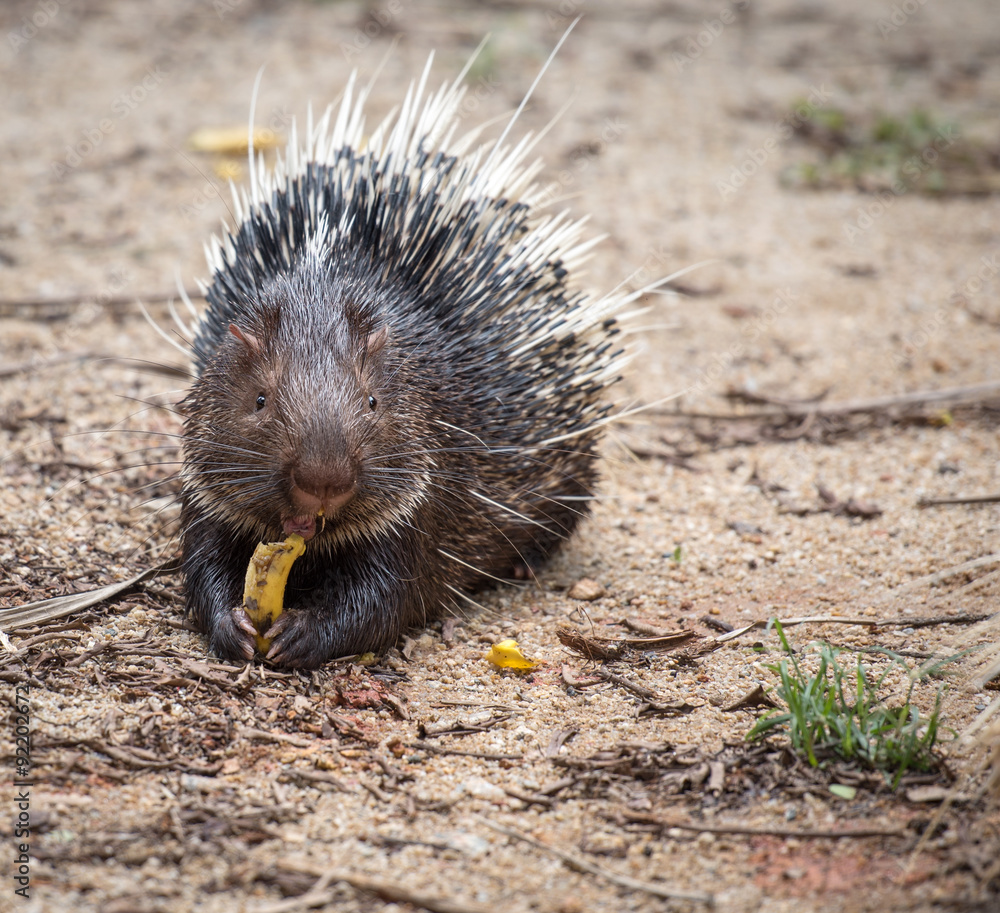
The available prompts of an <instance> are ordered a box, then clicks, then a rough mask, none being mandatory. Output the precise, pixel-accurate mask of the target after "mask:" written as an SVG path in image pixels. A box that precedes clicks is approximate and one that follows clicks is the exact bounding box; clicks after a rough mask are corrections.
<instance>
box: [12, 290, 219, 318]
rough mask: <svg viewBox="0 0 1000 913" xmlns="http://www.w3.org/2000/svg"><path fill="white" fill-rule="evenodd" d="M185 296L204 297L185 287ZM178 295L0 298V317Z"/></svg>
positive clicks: (130, 304) (176, 293)
mask: <svg viewBox="0 0 1000 913" xmlns="http://www.w3.org/2000/svg"><path fill="white" fill-rule="evenodd" d="M187 296H188V298H190V299H191V300H192V301H197V300H199V299H202V298H204V297H205V295H204V293H203V292H202V291H201V289H187ZM178 297H180V292H179V291H178V290H177V289H174V290H173V291H171V292H154V293H153V294H151V295H119V296H117V297H111V298H105V297H102V296H101V295H93V294H90V295H86V294H84V295H69V296H67V297H65V298H20V299H18V298H0V317H9V316H10V315H11V314H14V313H16V312H17V311H20V310H24V309H29V310H35V311H41V312H42V313H44V312H46V311H48V310H50V309H60V308H66V307H78V306H79V305H81V304H88V303H92V304H100V305H102V306H103V307H107V308H120V307H133V306H134V305H135V304H136V303H137V302H139V301H142V302H143V303H153V304H161V303H162V302H164V301H173V300H174V299H176V298H178Z"/></svg>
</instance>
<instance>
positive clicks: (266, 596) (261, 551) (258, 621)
mask: <svg viewBox="0 0 1000 913" xmlns="http://www.w3.org/2000/svg"><path fill="white" fill-rule="evenodd" d="M305 551H306V542H305V539H303V538H302V537H301V536H300V535H299V534H298V533H292V535H290V536H289V537H288V538H287V539H286V540H285V541H284V542H261V543H260V544H259V545H258V546H257V548H256V549H254V553H253V556H252V557H251V558H250V564H249V565H248V566H247V576H246V581H245V582H244V584H243V608H244V609H246V613H247V615H249V616H250V620H251V621H252V622H253V626H254V627H255V628H256V629H257V630H258V632H260V633H258V635H257V649H258V650H260V652H261V653H267V651H268V650H269V649H270V647H271V641H269V640H267V639H266V638H264V637H261V634H263V633H264V632H265V631H267V630H268V628H270V627H271V625H273V624H274V622H275V621H276V620H277V618H278V616H279V615H280V614H281V611H282V609H283V608H284V599H285V584H286V583H288V575H289V574H290V573H291V570H292V565H293V564H294V563H295V559H296V558H298V557H299V556H300V555H303V554H305Z"/></svg>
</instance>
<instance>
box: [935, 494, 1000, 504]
mask: <svg viewBox="0 0 1000 913" xmlns="http://www.w3.org/2000/svg"><path fill="white" fill-rule="evenodd" d="M997 501H1000V494H995V495H971V496H969V497H967V498H921V499H920V500H919V501H917V507H936V506H938V505H941V504H995V503H996V502H997Z"/></svg>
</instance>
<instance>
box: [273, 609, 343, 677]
mask: <svg viewBox="0 0 1000 913" xmlns="http://www.w3.org/2000/svg"><path fill="white" fill-rule="evenodd" d="M264 637H265V638H266V639H267V640H269V641H271V648H270V649H269V650H268V651H267V656H266V659H267V661H268V662H271V663H274V664H275V665H276V666H285V667H287V668H289V669H318V668H319V667H320V666H321V665H323V663H325V662H326V661H327V660H328V659H332V658H333V655H332V639H331V632H330V625H329V624H327V623H324V622H323V620H321V619H320V618H317V617H316V615H314V614H312V613H311V612H307V611H304V610H302V609H285V611H284V612H282V613H281V615H280V616H278V618H277V620H276V621H275V622H274V624H273V625H271V627H270V628H269V629H268V630H267V631H265V632H264Z"/></svg>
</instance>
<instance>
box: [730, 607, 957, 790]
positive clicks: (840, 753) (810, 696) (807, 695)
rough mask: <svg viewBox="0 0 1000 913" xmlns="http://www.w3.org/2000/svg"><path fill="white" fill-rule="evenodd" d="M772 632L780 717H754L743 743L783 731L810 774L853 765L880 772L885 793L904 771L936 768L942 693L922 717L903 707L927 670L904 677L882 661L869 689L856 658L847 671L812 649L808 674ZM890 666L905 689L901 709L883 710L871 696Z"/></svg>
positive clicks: (823, 648) (830, 653) (822, 647)
mask: <svg viewBox="0 0 1000 913" xmlns="http://www.w3.org/2000/svg"><path fill="white" fill-rule="evenodd" d="M774 625H775V629H776V631H777V632H778V637H779V638H780V640H781V645H782V647H783V648H784V650H785V652H786V653H787V654H788V657H787V658H786V659H783V660H781V662H779V663H775V664H773V665H769V666H767V668H768V669H770V670H771V671H772V672H774V673H775V674H776V675H777V676H778V678H779V682H780V683H779V684H778V686H777V688H776V689H775V693H776V695H777V697H778V698H779V699H780V700H781V701H783V702H784V704H785V706H786V708H787V709H786V710H780V709H779V710H774V711H770V712H769V713H767V714H765V715H764V716H763V717H761V718H760V719H759V720H758V721H757V723H756V725H755V726H754V727H753V729H752V730H751V731H750V732H749V734H748V735H747V738H748V739H749V740H751V741H752V740H756V739H761V738H764V737H765V736H766V735H769V734H771V733H773V732H775V731H784V730H787V733H788V737H789V739H790V741H791V744H792V748H793V750H794V751H795V752H796V753H798V754H801V755H804V756H805V757H806V758H807V759H808V761H809V763H810V764H811V765H812V766H813V767H819V766H821V765H822V764H823V763H825V762H826V761H827V760H828V759H830V758H831V757H839V758H841V759H843V760H845V761H857V762H859V763H861V764H863V765H865V766H866V767H871V768H874V769H876V770H882V771H884V772H885V773H886V777H887V779H889V780H890V781H891V784H892V787H893V789H895V788H896V786H897V785H898V784H899V781H900V779H901V778H902V776H903V775H904V774H905V773H906V772H907V771H911V770H917V771H928V770H932V769H934V768H935V767H937V765H938V759H937V756H936V755H935V754H934V746H935V744H936V742H937V740H938V736H939V733H940V716H941V697H942V692H943V687H939V688H938V693H937V697H936V699H935V702H934V710H933V711H932V713H931V714H930V715H929V716H927V717H921V715H920V711H919V710H918V709H917V708H916V707H914V706H913V705H912V704H911V703H910V698H911V697H912V696H913V689H914V687H915V686H916V684H917V682H918V681H919V680H920V679H921V678H923V677H925V676H926V675H928V674H930V670H923V671H921V670H917V671H916V672H913V671H910V669H909V667H908V666H907V665H906V663H905V662H904V660H903V659H902V658H901V657H898V656H896V655H895V654H891V653H889V654H888V655H889V656H890V658H891V659H892V660H893V665H890V666H889V668H887V669H886V670H885V671H884V672H883V673H882V674H881V675H880V676H879V677H878V678H877V679H875V680H874V681H873V680H872V678H871V673H870V671H869V670H868V669H867V668H866V667H865V666H864V665H863V664H862V662H861V659H860V657H859V658H858V659H857V661H856V663H855V664H854V665H853V666H851V665H842V664H841V662H840V661H839V656H840V653H841V651H840V650H838V649H837V648H836V647H832V646H830V644H828V643H823V642H819V643H817V644H816V645H815V647H816V652H815V655H816V656H817V658H818V661H819V664H818V667H817V669H816V672H815V673H813V674H809V673H808V672H806V671H805V670H804V669H803V668H802V665H801V663H800V661H799V658H798V657H796V656H795V654H794V652H793V651H792V648H791V646H789V643H788V639H787V637H786V636H785V632H784V630H783V628H782V626H781V622H779V621H775V623H774ZM894 666H902V667H903V668H904V669H906V671H907V675H908V677H909V680H910V685H909V688H908V690H907V692H906V699H905V700H904V701H903V703H902V704H901V705H900V706H897V707H890V706H887V705H886V704H885V703H884V702H883V700H882V698H880V697H879V691H880V689H881V688H882V686H883V684H884V683H885V680H886V677H887V676H888V675H889V673H890V672H891V671H892V669H893V668H894Z"/></svg>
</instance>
